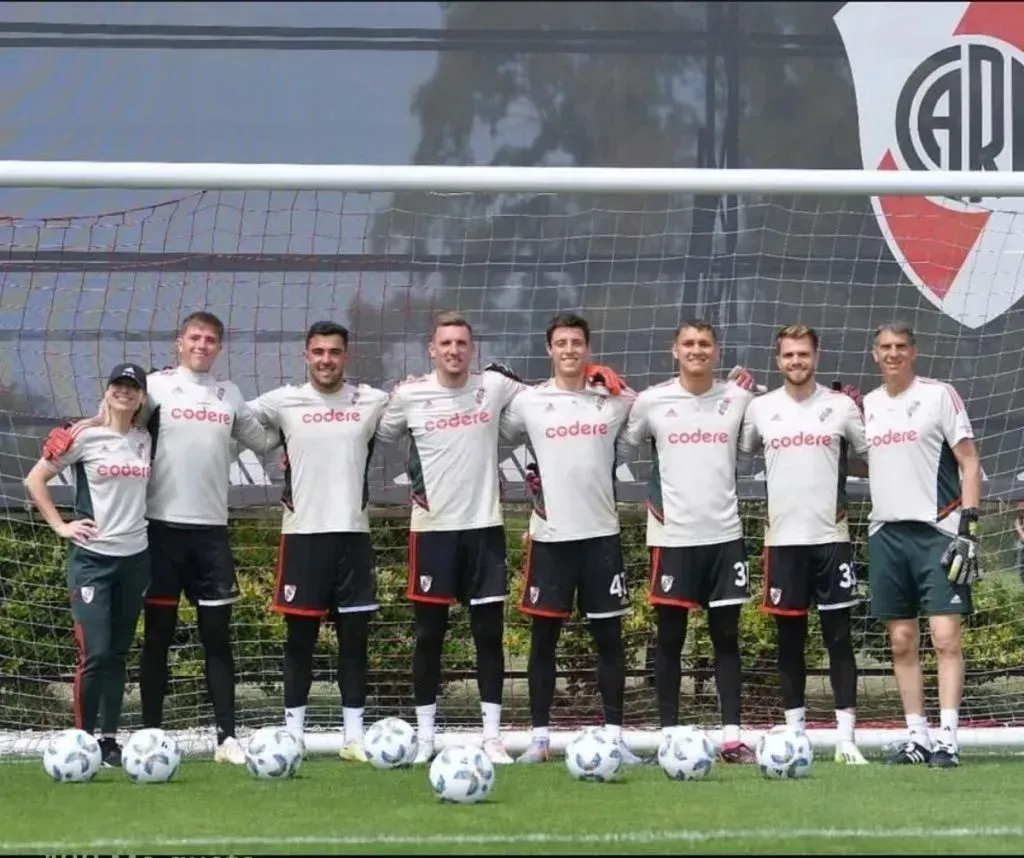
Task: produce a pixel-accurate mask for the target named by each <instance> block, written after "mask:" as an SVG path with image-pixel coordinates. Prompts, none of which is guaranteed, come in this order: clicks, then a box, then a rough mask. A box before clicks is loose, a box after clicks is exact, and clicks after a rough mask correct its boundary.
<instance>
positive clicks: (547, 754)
mask: <svg viewBox="0 0 1024 858" xmlns="http://www.w3.org/2000/svg"><path fill="white" fill-rule="evenodd" d="M550 759H551V740H550V739H534V740H533V741H531V742H530V744H529V745H528V746H527V748H526V750H525V751H523V753H521V754H520V755H519V756H518V757H517V758H516V762H517V763H546V762H547V761H548V760H550Z"/></svg>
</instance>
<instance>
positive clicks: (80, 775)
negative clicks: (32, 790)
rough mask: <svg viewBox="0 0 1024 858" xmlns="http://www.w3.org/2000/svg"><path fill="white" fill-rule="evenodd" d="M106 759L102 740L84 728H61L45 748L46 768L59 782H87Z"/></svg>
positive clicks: (44, 765) (44, 766)
mask: <svg viewBox="0 0 1024 858" xmlns="http://www.w3.org/2000/svg"><path fill="white" fill-rule="evenodd" d="M102 762H103V754H102V752H101V751H100V743H99V742H97V741H96V738H95V737H94V736H90V735H89V734H88V733H86V732H85V730H75V729H71V730H61V732H59V733H58V734H57V735H56V736H54V737H53V738H52V739H50V741H49V742H48V743H47V745H46V748H45V749H43V768H44V769H45V770H46V773H47V774H48V775H49V776H50V777H51V778H53V779H54V780H55V781H57V782H58V783H85V782H86V781H91V780H92V779H93V778H94V777H96V773H97V772H98V771H99V770H100V764H101V763H102Z"/></svg>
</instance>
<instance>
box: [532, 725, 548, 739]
mask: <svg viewBox="0 0 1024 858" xmlns="http://www.w3.org/2000/svg"><path fill="white" fill-rule="evenodd" d="M530 734H531V738H532V739H533V741H535V742H550V741H551V731H550V730H548V728H547V727H534V728H533V729H532V730H531V731H530Z"/></svg>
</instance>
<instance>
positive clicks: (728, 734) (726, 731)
mask: <svg viewBox="0 0 1024 858" xmlns="http://www.w3.org/2000/svg"><path fill="white" fill-rule="evenodd" d="M739 741H740V725H739V724H726V725H725V726H724V727H722V744H723V745H735V744H736V743H738V742H739Z"/></svg>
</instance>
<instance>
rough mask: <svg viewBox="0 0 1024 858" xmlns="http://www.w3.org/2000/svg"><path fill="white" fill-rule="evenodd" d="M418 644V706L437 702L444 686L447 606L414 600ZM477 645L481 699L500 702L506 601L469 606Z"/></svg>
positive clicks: (414, 678) (415, 659) (415, 676)
mask: <svg viewBox="0 0 1024 858" xmlns="http://www.w3.org/2000/svg"><path fill="white" fill-rule="evenodd" d="M413 612H414V625H415V632H416V646H415V649H414V650H413V655H412V681H413V695H414V697H415V703H416V705H417V706H429V705H431V704H433V703H436V702H437V695H438V692H439V691H440V690H441V649H442V648H443V647H444V638H445V635H446V634H447V632H448V606H447V605H430V604H425V603H423V602H415V603H413ZM469 628H470V631H471V632H472V634H473V643H474V644H475V645H476V682H477V688H478V689H479V691H480V702H481V703H498V704H500V703H501V694H502V690H503V687H504V684H505V648H504V629H505V603H504V602H486V603H485V604H483V605H471V606H470V608H469Z"/></svg>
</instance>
